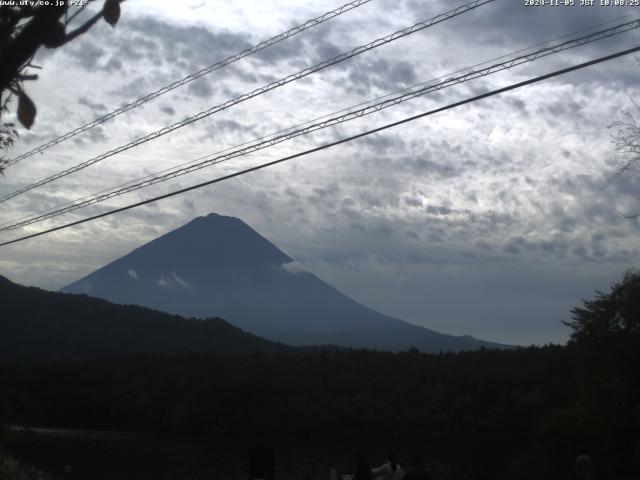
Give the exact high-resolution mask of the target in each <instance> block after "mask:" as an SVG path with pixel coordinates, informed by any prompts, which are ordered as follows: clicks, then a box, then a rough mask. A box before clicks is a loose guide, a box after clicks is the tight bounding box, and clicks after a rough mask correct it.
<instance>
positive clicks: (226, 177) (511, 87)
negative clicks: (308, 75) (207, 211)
mask: <svg viewBox="0 0 640 480" xmlns="http://www.w3.org/2000/svg"><path fill="white" fill-rule="evenodd" d="M639 50H640V46H638V47H633V48H629V49H626V50H622V51H619V52H616V53H613V54H611V55H606V56H604V57H599V58H597V59H595V60H590V61H588V62H584V63H580V64H578V65H573V66H571V67H567V68H563V69H561V70H556V71H554V72H551V73H547V74H545V75H541V76H539V77H534V78H531V79H529V80H525V81H522V82H518V83H514V84H512V85H509V86H506V87H502V88H499V89H496V90H491V91H489V92H486V93H483V94H480V95H476V96H474V97H471V98H467V99H465V100H461V101H459V102H454V103H451V104H449V105H446V106H444V107H439V108H436V109H434V110H429V111H428V112H423V113H420V114H418V115H413V116H411V117H407V118H404V119H402V120H398V121H397V122H393V123H388V124H386V125H383V126H381V127H378V128H374V129H372V130H367V131H365V132H362V133H359V134H357V135H352V136H350V137H347V138H343V139H341V140H337V141H335V142H331V143H326V144H324V145H320V146H319V147H315V148H312V149H309V150H305V151H303V152H299V153H295V154H293V155H289V156H286V157H283V158H280V159H278V160H273V161H271V162H266V163H262V164H260V165H256V166H254V167H251V168H247V169H244V170H241V171H238V172H235V173H231V174H229V175H224V176H222V177H218V178H214V179H212V180H208V181H206V182H202V183H198V184H196V185H192V186H190V187H187V188H183V189H180V190H176V191H173V192H170V193H166V194H164V195H160V196H157V197H153V198H149V199H147V200H143V201H141V202H137V203H132V204H130V205H127V206H124V207H121V208H116V209H113V210H109V211H107V212H104V213H101V214H98V215H94V216H92V217H88V218H84V219H82V220H77V221H75V222H70V223H67V224H65V225H60V226H58V227H54V228H50V229H48V230H44V231H41V232H37V233H32V234H30V235H25V236H24V237H20V238H16V239H13V240H9V241H7V242H3V243H0V247H2V246H6V245H11V244H13V243H18V242H22V241H24V240H28V239H30V238H35V237H40V236H42V235H46V234H48V233H52V232H56V231H58V230H63V229H66V228H69V227H73V226H76V225H80V224H83V223H86V222H90V221H93V220H97V219H99V218H103V217H107V216H109V215H113V214H115V213H119V212H124V211H127V210H131V209H133V208H137V207H141V206H143V205H147V204H149V203H153V202H157V201H159V200H164V199H165V198H170V197H173V196H176V195H180V194H182V193H186V192H190V191H192V190H196V189H199V188H202V187H206V186H208V185H212V184H214V183H220V182H223V181H225V180H229V179H231V178H235V177H239V176H241V175H245V174H247V173H251V172H255V171H257V170H262V169H264V168H267V167H271V166H273V165H277V164H279V163H283V162H286V161H289V160H293V159H294V158H298V157H302V156H305V155H309V154H312V153H315V152H319V151H321V150H325V149H327V148H331V147H335V146H337V145H341V144H343V143H347V142H351V141H353V140H357V139H359V138H363V137H366V136H368V135H372V134H374V133H378V132H382V131H384V130H388V129H390V128H393V127H397V126H399V125H403V124H405V123H409V122H413V121H415V120H418V119H420V118H423V117H427V116H430V115H434V114H436V113H440V112H443V111H445V110H450V109H453V108H456V107H460V106H462V105H466V104H469V103H473V102H477V101H478V100H482V99H484V98H488V97H492V96H494V95H498V94H501V93H504V92H508V91H510V90H515V89H518V88H521V87H524V86H526V85H531V84H533V83H537V82H541V81H543V80H547V79H549V78H553V77H557V76H559V75H563V74H565V73H569V72H573V71H576V70H580V69H582V68H586V67H590V66H592V65H596V64H598V63H602V62H606V61H608V60H613V59H614V58H618V57H622V56H624V55H629V54H630V53H634V52H637V51H639Z"/></svg>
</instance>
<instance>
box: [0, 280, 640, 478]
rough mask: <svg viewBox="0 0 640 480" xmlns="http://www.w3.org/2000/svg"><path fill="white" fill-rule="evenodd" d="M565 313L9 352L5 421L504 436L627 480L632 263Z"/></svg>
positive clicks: (634, 444)
mask: <svg viewBox="0 0 640 480" xmlns="http://www.w3.org/2000/svg"><path fill="white" fill-rule="evenodd" d="M572 313H573V317H572V321H571V322H569V325H570V327H571V328H572V331H573V333H572V337H571V341H570V342H569V344H568V345H567V346H553V345H549V346H545V347H531V348H521V349H515V350H503V351H500V350H480V351H475V352H462V353H456V354H454V353H443V354H425V353H420V352H419V351H417V350H415V349H412V350H410V351H408V352H400V353H391V352H376V351H367V350H343V349H334V350H331V351H329V350H327V351H324V350H322V349H319V350H316V351H307V352H304V351H299V350H292V351H287V350H282V351H271V352H259V351H256V352H252V353H250V354H233V355H231V354H228V355H215V354H203V353H194V354H181V355H174V356H159V355H147V354H144V355H142V354H138V355H130V356H127V357H120V358H111V359H108V358H106V359H93V360H85V361H64V362H46V363H31V364H15V363H5V364H2V365H0V386H1V388H0V391H1V392H2V393H0V418H1V419H3V421H4V423H5V424H7V423H12V424H16V423H18V424H19V423H23V424H27V425H39V426H51V427H64V428H84V429H109V430H134V431H151V432H181V433H199V434H207V435H220V434H225V435H231V434H233V435H236V434H237V435H245V436H250V437H251V438H259V437H260V436H261V435H268V436H270V437H272V438H273V437H274V436H289V437H292V436H300V435H315V436H317V435H326V436H327V437H328V438H330V437H331V436H335V435H342V436H347V435H357V436H359V437H363V436H364V437H366V436H375V437H377V438H381V437H384V436H390V437H392V436H398V437H399V436H404V437H406V436H415V437H416V438H422V439H423V440H424V441H427V440H430V441H434V440H435V441H438V440H439V439H442V440H453V441H456V440H463V439H465V438H471V437H474V438H480V439H486V441H487V445H488V447H487V448H490V447H491V443H490V442H491V441H492V439H501V441H504V440H508V441H511V442H512V444H513V447H514V449H515V448H518V449H524V451H528V452H537V453H535V454H534V453H531V455H533V457H532V458H536V459H537V460H536V461H535V462H532V463H533V464H535V468H533V466H531V468H532V470H531V471H532V472H536V468H538V469H540V468H542V465H543V464H545V465H546V467H544V468H548V469H549V470H546V471H537V474H538V475H543V478H551V477H549V476H548V475H551V474H552V473H553V472H555V473H556V474H557V473H558V472H559V471H562V467H561V464H562V462H564V465H565V467H566V459H567V458H569V457H571V456H572V455H575V453H576V450H577V449H578V448H582V449H587V450H589V451H591V453H592V454H593V456H594V458H595V460H596V461H595V462H594V463H595V464H596V465H597V466H598V468H599V469H600V472H601V475H599V476H601V477H602V478H613V477H612V476H611V475H618V476H619V478H623V477H621V476H620V475H622V474H624V473H625V472H626V473H629V472H633V471H635V472H637V471H639V468H640V441H639V440H638V439H640V435H639V434H640V375H639V373H638V372H640V274H639V273H629V274H627V275H626V276H625V277H624V278H623V280H621V281H620V282H618V283H617V284H615V285H614V286H613V287H612V290H611V292H610V293H606V294H604V293H597V295H596V297H595V298H594V299H593V300H590V301H586V302H585V303H584V305H583V306H582V307H580V308H576V309H574V310H573V312H572ZM536 455H537V456H536ZM543 459H544V462H543V461H542V460H543ZM554 469H555V470H554ZM550 472H551V473H550ZM604 472H606V474H607V476H608V477H607V476H602V474H603V473H604ZM544 475H547V476H546V477H544ZM520 477H521V478H524V477H522V476H520ZM538 478H540V477H539V476H538Z"/></svg>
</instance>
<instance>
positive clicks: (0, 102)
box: [0, 0, 124, 172]
mask: <svg viewBox="0 0 640 480" xmlns="http://www.w3.org/2000/svg"><path fill="white" fill-rule="evenodd" d="M122 1H124V0H104V4H103V6H102V9H101V10H100V11H99V12H98V13H96V14H94V15H93V16H92V17H91V18H89V19H88V20H86V21H84V22H83V23H81V24H80V25H77V26H75V27H72V23H73V21H74V19H75V18H76V17H77V16H78V14H79V13H81V12H82V11H83V10H84V9H85V8H86V6H87V5H88V4H89V2H88V1H87V0H79V1H78V2H76V3H77V4H78V5H79V6H78V8H77V9H76V11H75V12H73V13H72V14H70V8H69V7H70V5H69V4H70V2H68V1H64V2H63V1H58V2H55V1H51V2H47V3H49V5H46V4H45V5H39V6H31V5H22V2H15V4H14V5H2V6H0V65H2V69H0V117H1V116H2V114H3V113H6V112H7V110H8V105H9V101H10V100H11V99H12V98H13V97H16V98H17V100H18V102H17V103H18V104H17V111H16V114H17V117H18V120H19V122H20V123H21V124H22V125H23V126H24V127H25V128H27V129H29V128H31V126H32V125H33V123H34V121H35V118H36V106H35V104H34V103H33V101H32V100H31V98H30V97H29V95H27V93H26V91H25V88H24V82H25V81H33V80H37V78H38V75H37V74H35V73H33V72H32V70H33V69H38V68H39V67H37V66H36V65H33V64H32V63H31V62H32V60H33V57H34V55H35V54H36V52H37V51H38V49H39V48H40V47H43V46H44V47H46V48H59V47H61V46H63V45H64V44H66V43H69V42H70V41H72V40H74V39H75V38H77V37H79V36H80V35H82V34H83V33H85V32H87V31H88V30H89V29H90V28H91V27H92V26H93V25H95V24H96V22H98V20H100V19H101V18H102V19H104V20H105V21H106V22H107V23H109V24H110V25H111V26H113V27H115V25H116V23H117V22H118V19H119V18H120V3H121V2H122ZM16 136H17V132H16V130H15V128H14V125H13V124H11V123H7V122H4V123H1V124H0V150H7V149H8V148H10V147H11V146H12V145H13V142H14V139H15V137H16ZM5 163H6V160H5V159H3V158H1V157H0V172H2V169H3V164H5Z"/></svg>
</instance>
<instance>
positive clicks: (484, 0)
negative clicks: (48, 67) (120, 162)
mask: <svg viewBox="0 0 640 480" xmlns="http://www.w3.org/2000/svg"><path fill="white" fill-rule="evenodd" d="M494 1H495V0H475V1H473V2H470V3H467V4H465V5H462V6H460V7H457V8H454V9H453V10H449V11H448V12H445V13H443V14H440V15H437V16H436V17H433V18H431V19H429V20H425V21H423V22H419V23H416V24H415V25H412V26H411V27H407V28H404V29H402V30H398V31H396V32H394V33H392V34H390V35H387V36H385V37H382V38H379V39H377V40H374V41H373V42H370V43H368V44H365V45H361V46H359V47H356V48H354V49H352V50H350V51H348V52H346V53H342V54H340V55H337V56H336V57H333V58H331V59H329V60H325V61H323V62H320V63H318V64H316V65H314V66H312V67H308V68H305V69H303V70H300V71H298V72H296V73H294V74H291V75H288V76H286V77H283V78H280V79H279V80H275V81H273V82H271V83H269V84H268V85H265V86H262V87H260V88H257V89H255V90H253V91H252V92H249V93H245V94H244V95H241V96H239V97H236V98H234V99H232V100H228V101H226V102H224V103H222V104H220V105H216V106H214V107H211V108H209V109H207V110H204V111H202V112H200V113H197V114H196V115H193V116H191V117H187V118H185V119H183V120H181V121H180V122H176V123H174V124H173V125H170V126H168V127H164V128H162V129H160V130H157V131H155V132H152V133H150V134H148V135H145V136H144V137H140V138H138V139H136V140H134V141H132V142H130V143H127V144H125V145H121V146H119V147H117V148H115V149H113V150H110V151H108V152H106V153H103V154H101V155H98V156H97V157H94V158H92V159H89V160H85V161H84V162H81V163H79V164H77V165H75V166H73V167H71V168H68V169H66V170H62V171H60V172H58V173H56V174H54V175H51V176H49V177H47V178H44V179H43V180H39V181H37V182H35V183H33V184H31V185H28V186H26V187H23V188H21V189H19V190H16V191H14V192H12V193H10V194H7V195H5V196H3V197H1V198H0V203H4V202H6V201H7V200H10V199H12V198H14V197H17V196H18V195H21V194H23V193H25V192H28V191H30V190H33V189H34V188H37V187H40V186H42V185H45V184H47V183H50V182H53V181H54V180H57V179H59V178H62V177H65V176H67V175H71V174H72V173H75V172H77V171H79V170H82V169H84V168H87V167H89V166H90V165H93V164H95V163H98V162H100V161H102V160H104V159H106V158H109V157H112V156H113V155H116V154H118V153H122V152H124V151H126V150H129V149H131V148H133V147H136V146H138V145H141V144H143V143H146V142H148V141H150V140H155V139H156V138H159V137H161V136H163V135H166V134H168V133H171V132H173V131H175V130H177V129H179V128H182V127H184V126H186V125H190V124H191V123H194V122H197V121H199V120H202V119H203V118H206V117H209V116H211V115H213V114H214V113H218V112H220V111H222V110H226V109H227V108H230V107H231V106H234V105H237V104H239V103H242V102H244V101H246V100H250V99H252V98H254V97H257V96H259V95H262V94H264V93H267V92H269V91H271V90H274V89H276V88H279V87H282V86H283V85H287V84H288V83H291V82H294V81H296V80H299V79H301V78H304V77H306V76H308V75H311V74H312V73H315V72H318V71H320V70H323V69H325V68H327V67H330V66H332V65H335V64H337V63H340V62H343V61H345V60H348V59H350V58H353V57H355V56H357V55H360V54H361V53H364V52H367V51H369V50H373V49H375V48H378V47H380V46H382V45H386V44H388V43H391V42H393V41H395V40H398V39H400V38H403V37H406V36H408V35H411V34H413V33H416V32H419V31H421V30H424V29H426V28H428V27H431V26H433V25H436V24H438V23H441V22H444V21H446V20H449V19H451V18H453V17H456V16H458V15H462V14H463V13H466V12H469V11H471V10H473V9H476V8H478V7H480V6H482V5H485V4H488V3H492V2H494Z"/></svg>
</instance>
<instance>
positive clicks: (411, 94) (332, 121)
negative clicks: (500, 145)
mask: <svg viewBox="0 0 640 480" xmlns="http://www.w3.org/2000/svg"><path fill="white" fill-rule="evenodd" d="M636 28H640V20H635V21H632V22H626V23H623V24H620V25H616V26H614V27H611V28H608V29H605V30H601V31H598V32H594V33H591V34H588V35H583V36H582V37H579V38H576V39H573V40H568V41H566V42H563V43H560V44H557V45H552V46H549V47H545V48H542V49H539V50H536V51H533V52H531V53H528V54H526V55H520V56H517V57H514V58H511V59H509V60H507V61H504V62H499V63H496V64H493V65H490V66H488V67H485V68H482V69H478V70H474V69H469V70H468V71H467V72H466V73H465V74H463V75H459V76H457V77H449V78H447V77H446V76H445V77H440V78H444V79H443V80H441V81H439V82H436V81H430V82H426V83H423V84H420V85H419V86H418V87H413V88H410V89H408V90H404V91H402V93H400V94H399V95H395V96H392V97H387V98H385V97H383V99H382V100H380V101H378V102H376V103H373V104H370V105H367V106H365V107H362V108H359V109H349V111H347V112H346V113H343V114H340V115H337V116H334V117H329V118H324V119H323V120H322V121H319V122H316V123H307V124H303V125H304V126H302V127H301V128H296V127H293V128H292V129H286V130H284V131H282V132H283V133H280V134H277V135H275V136H269V137H266V138H264V137H263V138H260V139H257V140H256V141H254V142H247V143H245V144H244V145H243V146H241V148H237V149H233V147H232V148H231V149H226V150H224V151H222V152H216V153H214V154H211V155H207V156H205V157H200V159H198V160H199V161H197V163H196V162H189V163H187V164H184V165H180V166H178V167H175V168H172V169H167V170H165V171H164V172H162V173H159V174H156V175H150V176H147V177H144V178H143V179H139V180H137V181H135V180H134V181H132V182H128V183H126V184H124V185H123V186H119V187H114V188H112V189H110V190H106V191H103V192H98V193H97V194H94V195H92V196H88V197H84V198H82V199H79V200H77V201H75V202H70V203H68V204H65V205H64V206H61V207H58V208H54V209H49V210H46V211H44V212H40V213H38V214H33V215H30V216H28V217H26V218H22V219H17V220H15V221H13V222H7V223H5V224H4V225H2V226H1V228H0V232H2V231H7V230H15V229H17V228H21V227H24V226H27V225H31V224H34V223H36V222H40V221H43V220H46V219H49V218H53V217H57V216H60V215H63V214H65V213H69V212H72V211H74V210H78V209H80V208H83V207H86V206H89V205H93V204H96V203H100V202H103V201H106V200H109V199H111V198H114V197H118V196H121V195H124V194H126V193H129V192H132V191H135V190H139V189H142V188H145V187H148V186H151V185H155V184H157V183H161V182H164V181H167V180H170V179H172V178H176V177H179V176H182V175H186V174H188V173H192V172H194V171H196V170H201V169H203V168H206V167H209V166H211V165H216V164H218V163H222V162H225V161H229V160H231V159H234V158H238V157H242V156H245V155H248V154H250V153H253V152H256V151H259V150H263V149H265V148H268V147H271V146H273V145H277V144H279V143H282V142H285V141H288V140H291V139H293V138H296V137H299V136H302V135H307V134H309V133H311V132H315V131H317V130H322V129H325V128H328V127H331V126H334V125H338V124H341V123H345V122H348V121H351V120H355V119H358V118H361V117H364V116H367V115H370V114H373V113H376V112H379V111H381V110H383V109H386V108H389V107H392V106H395V105H399V104H401V103H404V102H407V101H409V100H412V99H415V98H417V97H420V96H424V95H426V94H429V93H433V92H435V91H439V90H442V89H445V88H448V87H451V86H454V85H458V84H461V83H464V82H468V81H470V80H474V79H477V78H480V77H485V76H487V75H491V74H494V73H497V72H500V71H503V70H507V69H510V68H514V67H516V66H518V65H522V64H524V63H528V62H533V61H535V60H539V59H540V58H543V57H546V56H548V55H552V54H555V53H559V52H562V51H565V50H569V49H572V48H576V47H578V46H582V45H586V44H589V43H593V42H596V41H599V40H602V39H605V38H609V37H612V36H614V35H619V34H621V33H624V32H627V31H629V30H632V29H636ZM485 63H487V62H483V64H485ZM436 80H439V79H436ZM207 157H211V158H207Z"/></svg>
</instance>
